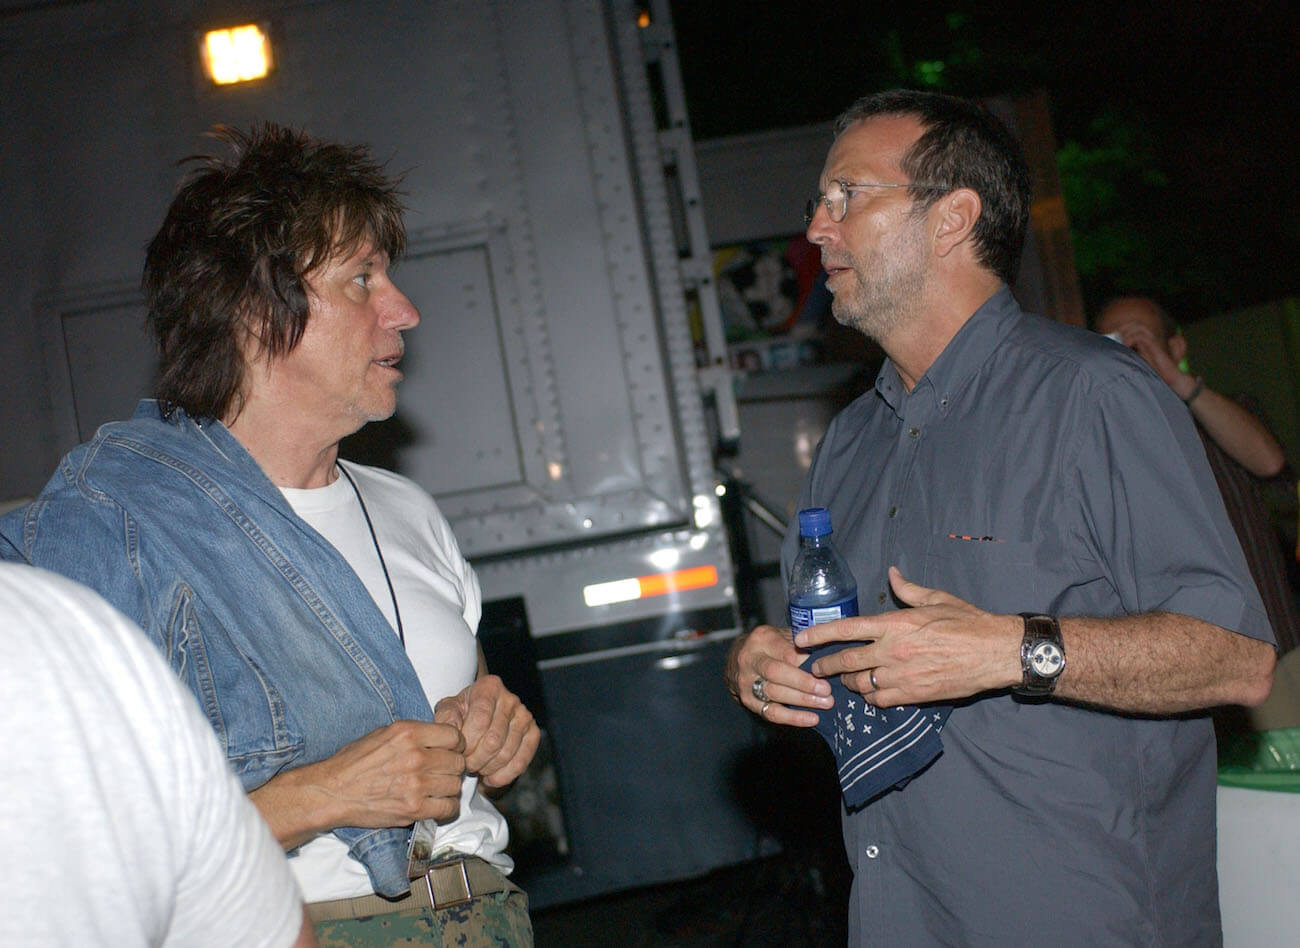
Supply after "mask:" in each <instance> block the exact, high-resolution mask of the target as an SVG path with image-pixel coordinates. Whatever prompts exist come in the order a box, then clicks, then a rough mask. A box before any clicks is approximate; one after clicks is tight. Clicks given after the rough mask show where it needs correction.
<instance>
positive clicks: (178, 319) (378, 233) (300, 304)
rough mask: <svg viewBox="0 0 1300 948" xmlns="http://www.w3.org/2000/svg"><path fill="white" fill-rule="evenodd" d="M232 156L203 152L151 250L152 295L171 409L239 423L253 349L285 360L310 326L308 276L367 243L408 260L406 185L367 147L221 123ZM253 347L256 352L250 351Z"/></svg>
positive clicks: (164, 395)
mask: <svg viewBox="0 0 1300 948" xmlns="http://www.w3.org/2000/svg"><path fill="white" fill-rule="evenodd" d="M211 134H212V136H213V137H214V138H216V139H217V140H218V141H220V142H222V143H224V144H226V145H228V146H229V147H230V148H231V150H232V152H233V154H232V155H231V157H230V158H228V159H223V158H220V157H215V156H211V155H194V156H191V157H189V158H186V159H184V160H183V161H182V162H181V164H188V163H194V164H196V165H197V167H196V168H195V169H194V170H193V171H191V172H190V173H189V174H188V175H187V176H186V178H185V180H184V181H183V182H182V185H181V188H180V190H179V192H178V193H177V195H176V197H175V199H174V200H173V201H172V203H171V206H170V207H169V208H168V210H167V217H166V219H165V220H164V221H163V224H162V227H161V228H160V229H159V231H158V233H157V234H156V235H155V236H154V238H153V240H152V241H150V243H149V249H148V252H147V254H146V256H145V265H144V280H143V285H144V292H145V299H146V301H147V303H148V308H149V314H148V322H149V329H150V331H151V333H152V334H153V337H154V340H155V342H156V343H157V346H158V355H159V362H160V370H161V371H160V376H159V381H158V386H157V390H156V393H155V394H156V395H157V397H158V400H159V402H160V403H161V404H162V407H163V410H164V411H167V412H171V411H173V410H175V409H176V408H177V407H180V408H182V409H184V410H185V412H186V413H187V414H189V415H190V416H191V417H194V418H215V419H219V420H220V419H225V418H228V417H231V416H233V415H235V414H238V412H239V409H240V399H241V393H242V386H243V379H244V368H245V360H246V358H247V356H246V351H256V352H257V353H258V354H259V355H261V354H264V355H266V356H268V357H272V358H274V357H276V356H283V355H285V354H286V353H288V352H289V351H291V350H292V349H293V348H294V346H296V345H297V344H298V342H299V340H301V339H302V334H303V330H304V329H305V328H306V326H307V317H308V308H307V284H306V278H307V276H308V275H309V274H310V273H311V272H312V271H313V270H315V269H316V268H317V267H319V266H321V265H323V264H325V263H326V262H328V261H329V260H331V259H334V258H337V257H340V256H343V257H346V256H349V255H351V254H352V253H354V252H355V251H357V250H358V249H360V247H361V246H362V244H364V243H367V242H369V243H371V244H373V246H374V247H375V249H376V250H383V251H385V252H387V254H388V256H389V258H390V259H391V260H397V259H398V258H399V257H400V256H401V255H402V252H403V251H404V250H405V249H406V229H405V227H404V225H403V224H402V210H403V209H402V205H401V202H400V201H399V199H398V192H397V182H396V181H395V180H394V179H391V178H389V177H388V176H387V175H386V174H385V173H384V169H383V167H382V166H381V165H379V164H377V163H376V162H375V161H374V160H373V159H372V158H371V156H370V153H369V151H367V150H366V149H365V148H363V147H359V146H347V145H339V144H333V143H330V142H323V141H319V140H316V139H313V138H310V137H309V136H307V135H306V134H304V133H302V132H298V131H294V130H292V129H288V128H284V127H282V126H279V125H273V124H269V123H268V124H265V125H261V126H257V127H254V128H253V129H252V131H250V132H248V133H247V134H246V133H244V132H241V131H239V130H237V129H233V128H230V127H226V126H218V127H217V128H215V129H213V131H212V133H211ZM250 344H251V345H252V346H253V347H255V348H250Z"/></svg>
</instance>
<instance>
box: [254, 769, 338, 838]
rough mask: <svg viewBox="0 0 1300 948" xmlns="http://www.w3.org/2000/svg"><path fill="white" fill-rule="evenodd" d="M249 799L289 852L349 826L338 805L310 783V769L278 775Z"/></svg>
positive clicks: (311, 781) (332, 798) (318, 787)
mask: <svg viewBox="0 0 1300 948" xmlns="http://www.w3.org/2000/svg"><path fill="white" fill-rule="evenodd" d="M248 798H249V799H250V800H251V801H252V802H253V805H254V806H256V807H257V810H258V812H259V813H261V814H262V819H263V820H265V821H266V825H267V826H269V827H270V828H271V834H272V835H273V836H274V837H275V840H276V842H278V843H279V844H280V845H281V846H282V847H284V848H285V849H286V850H288V849H293V848H295V847H297V846H301V845H302V844H303V843H306V842H309V841H310V840H312V839H313V838H315V837H316V836H318V835H319V834H321V833H324V832H327V831H329V830H332V829H333V828H334V827H336V826H345V825H348V823H347V822H346V818H345V817H344V816H343V815H342V813H341V812H340V811H339V809H338V801H337V800H336V799H335V798H334V797H333V796H332V795H331V794H328V793H326V792H325V791H324V789H323V788H322V787H320V786H319V785H317V784H316V783H315V782H314V781H313V780H312V779H311V774H310V767H300V768H297V769H296V770H287V771H285V772H283V773H281V774H278V775H276V776H275V777H272V778H271V779H270V780H269V781H267V782H266V783H264V784H262V786H260V787H258V788H257V789H256V790H253V791H250V792H249V794H248Z"/></svg>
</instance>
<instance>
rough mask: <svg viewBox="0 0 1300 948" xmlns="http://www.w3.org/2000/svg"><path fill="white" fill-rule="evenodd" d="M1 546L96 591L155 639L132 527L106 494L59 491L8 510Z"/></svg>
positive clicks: (150, 609)
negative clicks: (91, 496)
mask: <svg viewBox="0 0 1300 948" xmlns="http://www.w3.org/2000/svg"><path fill="white" fill-rule="evenodd" d="M0 530H3V533H4V536H5V541H6V542H5V543H0V549H3V547H4V546H5V545H14V546H15V547H16V552H17V554H18V555H19V556H21V557H22V558H24V559H26V560H27V562H29V563H31V564H32V565H33V566H37V567H40V568H41V569H46V570H49V571H50V572H53V573H59V574H60V575H63V576H66V577H68V578H69V579H72V580H75V581H77V582H79V583H81V584H82V585H84V586H89V587H90V588H91V589H93V590H95V591H96V592H97V593H99V594H100V595H101V596H102V597H103V598H104V599H106V600H108V602H109V603H110V604H111V605H112V606H113V607H114V608H116V609H117V610H118V611H119V612H121V613H122V614H123V615H125V616H126V617H127V618H128V619H130V620H131V621H132V622H134V623H135V624H136V625H138V626H140V627H141V628H142V629H144V631H145V632H146V634H148V635H149V637H150V638H151V639H153V640H154V641H155V642H157V640H158V635H159V629H158V628H157V624H156V623H155V621H154V616H153V610H152V608H151V607H150V603H149V600H148V597H147V596H146V595H145V594H144V589H143V587H142V585H141V582H140V563H139V557H138V548H137V547H136V546H135V543H134V542H133V538H134V537H135V526H134V524H133V522H132V521H131V519H130V518H129V517H127V515H126V514H125V512H124V511H123V510H122V509H121V508H120V507H119V506H118V505H117V504H116V503H114V502H112V501H111V500H106V499H99V500H91V499H88V498H85V497H82V496H80V495H77V494H75V493H71V492H61V493H60V494H57V495H55V496H52V497H42V498H40V499H38V500H36V501H35V502H34V503H32V504H30V505H29V506H27V507H25V508H22V509H21V510H17V511H14V512H13V513H12V514H10V515H8V516H6V517H5V518H4V522H3V524H0Z"/></svg>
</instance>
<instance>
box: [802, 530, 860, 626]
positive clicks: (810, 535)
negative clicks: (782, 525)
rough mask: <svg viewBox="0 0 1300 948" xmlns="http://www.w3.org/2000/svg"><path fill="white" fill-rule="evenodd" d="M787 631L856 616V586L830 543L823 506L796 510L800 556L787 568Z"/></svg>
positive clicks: (849, 571)
mask: <svg viewBox="0 0 1300 948" xmlns="http://www.w3.org/2000/svg"><path fill="white" fill-rule="evenodd" d="M789 601H790V628H791V629H792V630H793V631H794V632H798V631H799V630H800V629H806V628H808V626H810V625H817V624H818V623H820V622H831V621H833V620H835V619H843V618H845V617H847V616H855V615H857V614H858V583H857V581H856V580H855V579H854V578H853V571H852V570H851V569H849V564H848V563H847V562H845V560H844V557H842V556H840V554H839V551H837V550H836V549H835V545H834V544H833V543H832V542H831V513H830V511H829V510H827V509H826V508H825V507H809V508H808V509H807V510H801V511H799V555H798V556H796V557H795V558H794V565H793V566H792V567H791V568H790V588H789Z"/></svg>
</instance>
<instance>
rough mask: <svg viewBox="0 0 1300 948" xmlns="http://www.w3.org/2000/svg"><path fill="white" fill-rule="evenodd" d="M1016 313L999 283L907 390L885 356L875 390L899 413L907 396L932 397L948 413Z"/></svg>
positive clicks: (1013, 299)
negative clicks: (996, 288)
mask: <svg viewBox="0 0 1300 948" xmlns="http://www.w3.org/2000/svg"><path fill="white" fill-rule="evenodd" d="M1019 313H1020V307H1019V305H1018V304H1017V303H1016V300H1015V297H1014V296H1012V295H1011V290H1010V289H1008V288H1007V287H1006V286H1003V287H1001V288H1000V289H999V290H998V291H997V292H996V293H994V294H993V295H992V296H990V297H989V298H988V299H987V300H985V301H984V303H983V304H982V305H981V306H980V308H979V309H977V310H975V312H974V314H973V315H972V316H971V318H970V319H968V320H966V322H965V323H964V324H963V325H962V327H961V329H959V330H957V334H956V335H955V336H953V337H952V339H951V340H950V341H949V342H948V345H946V346H944V348H943V351H942V352H940V353H939V357H938V358H937V359H935V360H934V363H933V364H932V365H931V366H930V368H929V369H927V370H926V373H925V374H924V375H923V376H921V378H920V379H918V380H917V383H916V385H915V386H914V387H913V388H912V391H911V392H910V393H909V392H908V391H907V389H905V388H904V387H903V379H902V376H900V375H899V374H898V368H897V367H896V366H895V365H894V363H893V360H891V359H888V358H886V359H885V362H884V365H882V366H881V367H880V372H879V373H878V374H877V375H876V392H877V393H878V394H879V395H880V397H881V398H882V399H884V401H885V403H886V404H887V405H888V406H889V407H890V408H891V409H893V411H894V414H896V415H899V416H900V417H901V415H902V409H903V401H904V399H906V398H909V397H914V398H922V397H925V398H931V399H933V400H934V407H935V410H937V411H938V412H939V413H940V414H942V415H946V414H948V412H949V410H951V408H952V404H953V399H954V398H955V397H956V395H957V393H958V392H960V391H961V390H962V389H963V388H964V387H965V386H966V383H967V382H968V381H969V380H970V379H971V377H972V376H974V375H975V373H976V372H977V371H979V368H980V366H982V365H983V364H984V362H985V360H987V359H988V357H989V356H990V355H991V354H992V353H993V350H994V349H996V348H997V347H998V343H999V342H1001V341H1002V337H1003V336H1005V335H1006V334H1007V330H1008V329H1009V328H1010V324H1011V322H1012V320H1013V319H1015V317H1016V316H1018V315H1019ZM923 393H928V394H923Z"/></svg>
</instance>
